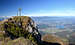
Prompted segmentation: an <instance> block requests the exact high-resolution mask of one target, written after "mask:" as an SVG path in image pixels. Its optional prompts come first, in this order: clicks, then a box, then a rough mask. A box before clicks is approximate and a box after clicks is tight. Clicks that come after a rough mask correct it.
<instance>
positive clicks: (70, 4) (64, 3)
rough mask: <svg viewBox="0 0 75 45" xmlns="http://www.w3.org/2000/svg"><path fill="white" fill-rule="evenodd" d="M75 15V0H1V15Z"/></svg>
mask: <svg viewBox="0 0 75 45" xmlns="http://www.w3.org/2000/svg"><path fill="white" fill-rule="evenodd" d="M18 8H22V15H26V16H75V0H0V16H16V14H17V11H18Z"/></svg>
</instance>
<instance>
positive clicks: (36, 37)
mask: <svg viewBox="0 0 75 45" xmlns="http://www.w3.org/2000/svg"><path fill="white" fill-rule="evenodd" d="M2 26H3V27H2V28H3V29H2V30H3V31H5V35H6V36H8V37H10V38H11V39H16V38H19V37H24V38H29V39H30V40H31V41H36V42H40V41H41V34H40V33H39V31H38V28H37V26H36V24H35V23H34V21H33V20H32V19H31V18H30V17H28V16H15V17H12V18H9V19H8V20H7V21H3V25H2Z"/></svg>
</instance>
